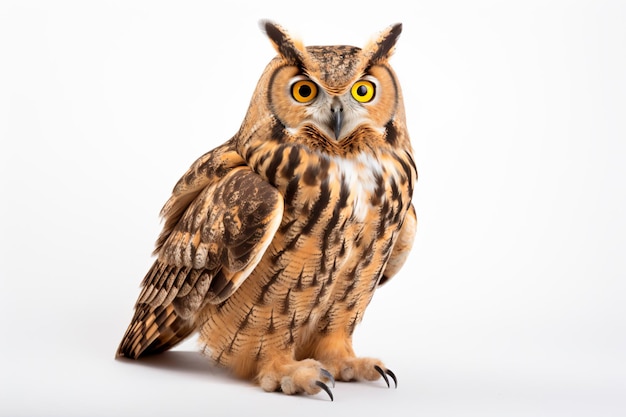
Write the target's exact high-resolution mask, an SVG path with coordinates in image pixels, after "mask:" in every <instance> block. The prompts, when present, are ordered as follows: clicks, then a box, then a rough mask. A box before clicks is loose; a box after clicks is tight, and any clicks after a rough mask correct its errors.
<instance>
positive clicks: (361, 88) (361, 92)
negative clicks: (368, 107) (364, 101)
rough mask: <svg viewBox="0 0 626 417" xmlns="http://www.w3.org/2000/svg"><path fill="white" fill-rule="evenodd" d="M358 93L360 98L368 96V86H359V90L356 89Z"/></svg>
mask: <svg viewBox="0 0 626 417" xmlns="http://www.w3.org/2000/svg"><path fill="white" fill-rule="evenodd" d="M356 93H357V94H358V95H359V96H361V97H363V96H364V95H366V94H367V87H366V86H364V85H360V86H358V87H357V89H356Z"/></svg>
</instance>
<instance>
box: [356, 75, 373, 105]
mask: <svg viewBox="0 0 626 417" xmlns="http://www.w3.org/2000/svg"><path fill="white" fill-rule="evenodd" d="M374 91H375V88H374V83H372V82H371V81H367V80H361V81H357V82H355V83H354V85H353V86H352V89H351V90H350V92H351V93H352V97H354V99H355V100H356V101H358V102H359V103H367V102H370V101H372V99H373V98H374Z"/></svg>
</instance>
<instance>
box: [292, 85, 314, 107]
mask: <svg viewBox="0 0 626 417" xmlns="http://www.w3.org/2000/svg"><path fill="white" fill-rule="evenodd" d="M291 95H292V96H293V98H294V99H295V100H296V101H297V102H298V103H308V102H309V101H311V100H313V99H314V98H315V97H316V96H317V86H316V85H315V83H314V82H313V81H309V80H300V81H296V82H295V83H294V84H293V85H292V86H291Z"/></svg>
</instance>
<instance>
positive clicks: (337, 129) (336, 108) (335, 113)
mask: <svg viewBox="0 0 626 417" xmlns="http://www.w3.org/2000/svg"><path fill="white" fill-rule="evenodd" d="M330 112H331V123H332V128H333V133H334V134H335V140H337V139H339V135H340V134H341V125H342V123H343V106H342V105H341V103H340V102H339V101H338V100H335V101H334V102H333V104H332V106H331V108H330Z"/></svg>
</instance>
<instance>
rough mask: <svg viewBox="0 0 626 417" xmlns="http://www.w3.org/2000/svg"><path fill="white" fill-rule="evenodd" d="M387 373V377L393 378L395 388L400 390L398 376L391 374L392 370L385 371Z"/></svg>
mask: <svg viewBox="0 0 626 417" xmlns="http://www.w3.org/2000/svg"><path fill="white" fill-rule="evenodd" d="M385 373H386V374H387V375H389V376H390V377H391V379H393V383H394V385H395V388H398V378H396V374H394V373H393V372H391V370H389V369H385Z"/></svg>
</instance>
